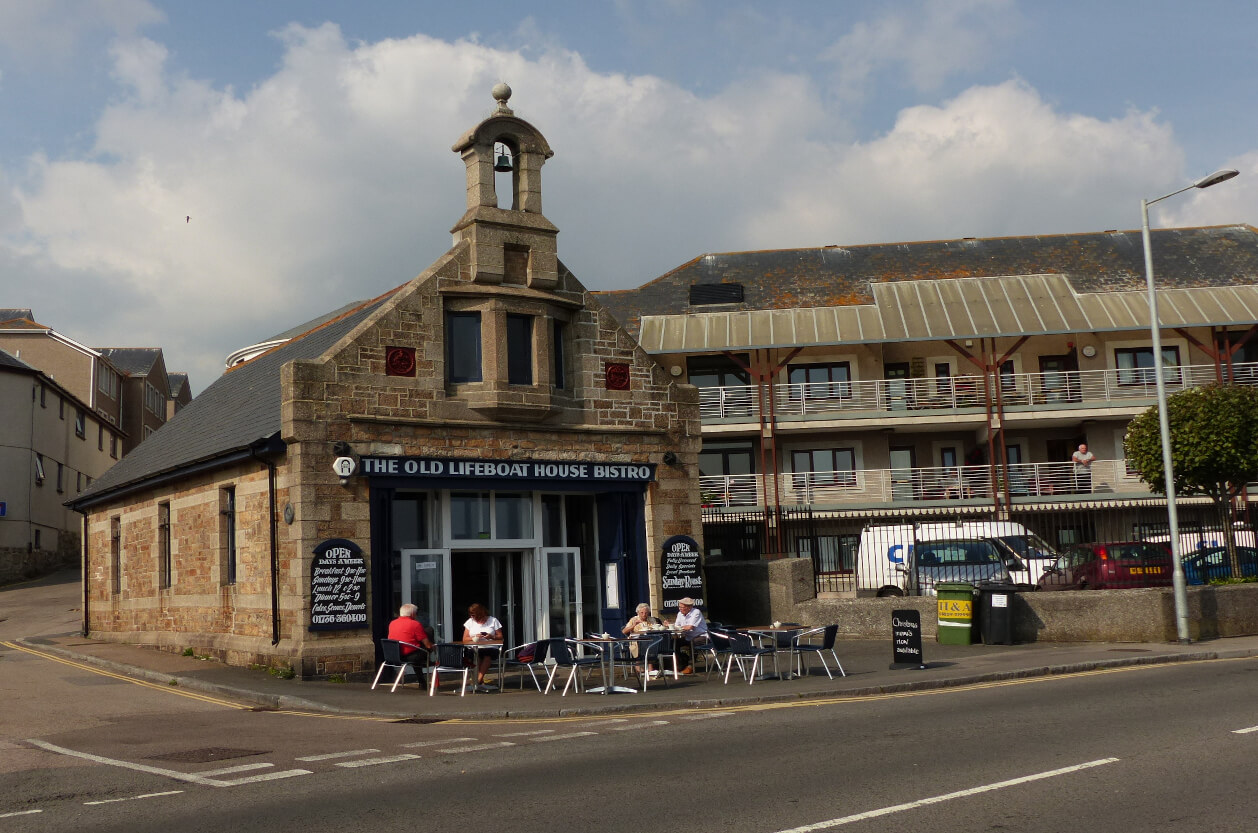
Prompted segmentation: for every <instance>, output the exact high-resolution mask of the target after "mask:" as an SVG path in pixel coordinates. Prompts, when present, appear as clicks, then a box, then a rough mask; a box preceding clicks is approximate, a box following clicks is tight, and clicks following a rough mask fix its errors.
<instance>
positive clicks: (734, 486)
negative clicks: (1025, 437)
mask: <svg viewBox="0 0 1258 833" xmlns="http://www.w3.org/2000/svg"><path fill="white" fill-rule="evenodd" d="M996 476H997V478H1002V477H1003V471H1002V469H1001V468H1000V467H997V470H996ZM764 480H765V477H764V475H760V474H737V475H724V476H703V477H700V478H699V491H700V495H701V498H702V501H703V503H704V505H706V506H758V505H761V504H763V503H764V502H765V501H764V500H763V498H762V495H763V494H764V491H763V487H764V485H765V484H764ZM997 484H998V485H999V484H1000V480H998V481H997ZM992 485H993V484H992V470H991V468H990V467H989V466H985V465H984V466H935V467H924V468H923V467H915V468H905V469H857V470H854V471H828V472H806V473H805V472H801V473H791V472H787V473H783V474H782V475H780V476H779V477H778V486H779V487H780V489H781V493H780V494H781V497H780V499H781V502H782V504H784V505H803V504H825V505H856V504H886V503H939V502H947V501H983V500H988V501H989V500H991V498H992V495H993V493H994V490H993V488H992ZM768 486H769V494H770V495H772V494H773V483H772V480H771V478H770V482H769V484H768ZM1009 493H1010V496H1011V497H1013V498H1014V500H1015V501H1018V502H1021V501H1022V500H1024V499H1025V500H1026V501H1028V502H1042V501H1050V500H1057V499H1060V498H1066V499H1077V498H1079V497H1082V496H1090V495H1148V494H1149V487H1148V486H1147V485H1145V484H1144V483H1143V482H1141V481H1140V479H1139V478H1138V477H1136V475H1134V474H1132V473H1131V472H1129V471H1128V469H1127V464H1126V461H1125V460H1095V461H1093V463H1092V465H1091V467H1090V469H1089V470H1088V471H1086V472H1082V473H1079V474H1076V472H1075V467H1074V464H1073V463H1068V462H1067V463H1016V464H1012V465H1010V466H1009ZM770 500H772V498H770Z"/></svg>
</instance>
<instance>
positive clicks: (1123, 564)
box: [1037, 541, 1171, 590]
mask: <svg viewBox="0 0 1258 833" xmlns="http://www.w3.org/2000/svg"><path fill="white" fill-rule="evenodd" d="M1170 584H1171V551H1170V549H1169V548H1168V547H1167V546H1166V545H1165V544H1153V543H1150V542H1148V541H1117V542H1112V543H1104V544H1081V545H1079V546H1076V547H1071V548H1070V549H1068V550H1066V551H1065V552H1063V553H1062V554H1061V556H1060V557H1059V558H1058V559H1057V560H1056V561H1055V562H1053V564H1052V565H1051V566H1049V567H1048V568H1047V569H1046V570H1045V571H1044V575H1042V576H1041V577H1040V580H1039V581H1038V582H1037V587H1038V588H1039V589H1040V590H1102V589H1105V588H1112V587H1122V588H1130V587H1169V586H1170Z"/></svg>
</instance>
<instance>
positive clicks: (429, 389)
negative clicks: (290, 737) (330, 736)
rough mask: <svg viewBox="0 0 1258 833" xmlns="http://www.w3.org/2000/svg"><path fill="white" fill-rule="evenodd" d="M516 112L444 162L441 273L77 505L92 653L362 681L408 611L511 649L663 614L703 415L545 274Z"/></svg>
mask: <svg viewBox="0 0 1258 833" xmlns="http://www.w3.org/2000/svg"><path fill="white" fill-rule="evenodd" d="M509 96H510V90H509V88H506V86H505V85H500V86H499V87H496V88H495V90H494V97H495V98H496V99H497V100H498V105H497V109H496V110H495V111H494V112H493V114H492V115H491V116H490V117H489V118H487V119H486V120H484V121H483V122H481V123H480V124H478V125H477V126H475V127H474V128H473V129H472V130H470V131H468V132H467V133H466V134H465V135H464V136H463V137H462V138H460V139H459V141H458V142H457V143H456V144H455V145H454V148H453V149H454V150H455V151H456V152H457V153H459V154H460V156H461V157H462V159H463V161H464V163H465V165H466V168H467V192H466V196H467V211H466V213H464V215H463V216H462V217H461V218H460V219H459V220H458V222H457V223H456V224H455V226H454V229H453V231H454V235H455V242H454V245H453V247H452V248H451V249H450V250H449V251H448V252H447V253H446V254H445V255H443V256H442V257H441V258H439V259H438V260H437V261H436V262H435V263H434V264H432V266H430V267H429V268H428V269H427V270H426V271H425V272H424V273H423V274H421V275H420V276H419V277H417V278H415V279H414V280H412V281H411V282H409V283H407V284H406V285H404V286H402V287H399V288H397V289H395V290H393V291H391V292H388V293H386V294H385V295H383V296H381V297H378V298H375V299H372V300H370V301H367V302H364V303H361V304H358V305H355V306H354V307H352V308H351V309H348V310H343V311H341V312H340V314H338V315H336V316H333V317H331V318H328V317H326V316H325V317H323V318H322V319H319V320H317V322H314V323H312V325H311V326H309V327H307V328H305V329H304V330H303V329H301V328H299V332H289V333H286V334H285V335H284V337H283V338H277V339H275V344H274V345H273V346H270V347H269V349H260V350H252V349H251V350H250V351H247V353H246V354H242V356H246V355H247V356H249V357H247V358H245V357H236V360H235V361H236V362H237V363H235V364H234V366H233V367H231V369H229V370H228V371H227V372H226V373H225V374H224V375H223V376H222V377H221V378H220V379H219V380H218V381H216V382H215V383H214V384H213V385H211V386H210V387H209V388H207V389H206V390H205V391H204V392H203V393H202V394H200V395H199V396H198V397H197V398H196V399H194V400H193V401H192V402H191V404H189V405H188V406H187V407H185V408H183V409H182V410H181V411H180V412H179V413H178V414H176V415H175V416H174V418H173V419H171V420H170V422H168V423H167V424H166V425H165V426H164V427H162V428H161V429H160V430H158V431H157V432H156V433H154V434H153V436H152V437H150V438H149V439H148V440H147V441H146V442H144V443H143V444H141V445H140V446H139V447H138V448H137V449H136V451H135V452H134V453H132V454H131V455H129V456H127V457H126V458H124V459H123V460H122V461H121V462H120V463H119V464H118V465H117V466H115V467H114V468H113V469H112V470H111V471H110V472H108V473H107V475H106V476H105V477H102V478H101V479H100V480H98V481H97V482H96V483H95V484H94V485H93V487H92V488H91V489H89V490H87V491H86V492H84V494H82V495H80V496H79V498H78V499H77V500H76V501H75V502H74V506H75V507H76V508H78V509H79V510H80V511H82V512H84V513H85V514H86V515H87V527H88V540H87V542H86V546H85V548H84V576H85V581H86V585H87V586H86V608H85V611H84V626H85V629H86V630H87V631H88V632H89V633H90V634H91V635H93V636H95V637H98V638H103V639H115V640H127V641H135V642H144V643H149V644H156V645H160V646H164V647H167V648H170V649H172V650H178V649H182V648H183V647H187V646H195V647H196V648H197V650H198V651H210V652H213V653H216V654H218V655H219V656H222V657H223V658H225V659H226V660H227V661H228V662H230V663H233V664H252V663H266V664H271V665H291V666H293V667H294V668H295V669H296V670H297V671H298V673H299V674H301V675H302V676H314V675H323V674H330V673H345V672H354V671H361V670H364V669H367V668H369V667H370V666H371V664H372V662H373V660H374V657H375V653H376V645H377V642H378V639H379V638H380V637H382V636H383V635H384V632H385V628H386V626H387V623H388V621H389V620H390V618H392V616H393V615H394V614H395V611H396V608H397V606H398V605H399V604H400V603H402V602H413V603H415V604H417V605H418V606H419V608H420V611H421V618H422V619H423V620H424V621H425V622H426V623H427V624H428V625H429V626H430V627H431V628H432V629H433V630H434V631H435V636H436V637H437V638H438V639H451V638H455V639H457V638H459V637H460V636H461V633H462V622H463V620H464V619H465V618H466V608H467V606H468V604H469V603H471V602H482V603H485V604H486V605H488V606H489V608H490V610H491V612H492V613H493V614H494V615H496V616H497V617H498V618H499V619H501V620H502V621H503V622H504V623H505V624H506V628H507V638H508V641H509V642H511V643H520V642H524V641H528V640H532V639H535V638H539V637H545V636H562V635H580V634H582V633H584V632H587V631H591V630H598V631H601V630H606V629H610V628H612V627H615V626H618V625H619V624H620V623H621V622H623V620H624V619H626V618H628V616H629V614H630V612H631V611H632V609H633V606H634V605H635V604H636V603H637V602H638V601H641V600H647V599H649V600H651V601H653V602H654V603H656V605H657V606H658V605H659V604H660V603H661V602H662V600H663V595H664V594H663V592H662V583H661V578H660V569H661V566H660V565H661V553H662V551H663V547H664V544H665V542H666V541H668V540H669V539H671V538H673V537H675V536H679V535H680V536H689V537H691V538H699V537H700V531H701V527H700V505H699V493H698V486H697V483H698V481H697V474H698V469H697V466H698V453H699V444H700V436H699V411H698V396H697V392H696V391H695V389H694V388H693V387H691V386H690V385H687V384H684V383H680V382H678V381H677V380H675V379H674V378H672V377H671V376H669V374H668V373H667V372H665V370H664V369H663V368H662V367H660V366H659V365H657V364H656V363H655V362H654V361H652V359H651V358H650V357H649V356H648V355H647V354H646V353H645V352H644V351H643V350H642V349H641V348H640V347H639V346H638V345H637V343H636V342H635V341H634V339H633V338H631V337H630V336H629V335H628V333H626V332H625V330H624V329H622V328H621V327H620V325H619V324H618V322H617V321H616V320H615V319H614V318H613V317H612V316H611V315H610V314H608V313H607V311H606V310H604V309H603V307H602V306H601V305H600V304H599V303H598V302H597V301H596V300H595V299H594V297H593V296H592V295H591V294H590V293H588V292H587V291H586V290H585V289H584V287H583V286H582V285H581V284H580V282H578V280H577V279H576V277H575V276H573V275H572V274H571V273H570V272H569V271H568V270H567V269H566V268H565V267H564V266H563V264H562V263H561V262H560V261H559V259H558V255H557V245H556V244H557V233H558V230H557V229H556V228H555V226H554V225H552V224H551V223H550V222H549V221H548V220H547V219H546V218H545V217H544V215H543V214H542V185H541V169H542V165H543V164H544V163H545V161H546V160H547V159H548V158H550V156H551V155H552V153H551V150H550V147H549V146H548V145H547V143H546V140H545V139H544V138H543V137H542V135H541V134H540V133H539V132H538V131H537V130H536V129H535V128H534V127H532V126H531V125H530V124H528V123H527V122H525V121H523V120H522V119H520V118H518V117H516V116H515V115H514V113H513V112H512V110H511V109H510V108H509V107H508V105H507V100H508V98H509ZM499 190H502V191H503V192H504V193H503V194H502V195H501V199H500V195H499ZM508 191H509V193H507V192H508Z"/></svg>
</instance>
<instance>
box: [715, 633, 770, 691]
mask: <svg viewBox="0 0 1258 833" xmlns="http://www.w3.org/2000/svg"><path fill="white" fill-rule="evenodd" d="M729 647H730V658H729V660H728V661H727V662H726V663H725V683H726V684H727V685H728V684H729V672H730V671H731V670H733V668H734V665H735V663H737V665H738V670H739V671H740V672H742V675H743V676H744V677H745V678H746V679H747V685H751V684H752V683H754V682H755V681H756V671H757V670H759V668H760V659H761V658H762V657H766V656H769V655H771V654H776V653H777V648H775V647H771V646H770V647H766V648H761V647H759V646H757V645H756V644H755V643H754V642H752V641H751V637H750V636H748V635H747V634H745V633H737V632H735V633H731V634H729ZM748 660H751V667H750V670H748V666H747V661H748Z"/></svg>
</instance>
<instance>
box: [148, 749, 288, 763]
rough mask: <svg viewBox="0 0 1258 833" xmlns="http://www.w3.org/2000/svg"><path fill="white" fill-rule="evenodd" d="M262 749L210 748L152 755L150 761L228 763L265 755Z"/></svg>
mask: <svg viewBox="0 0 1258 833" xmlns="http://www.w3.org/2000/svg"><path fill="white" fill-rule="evenodd" d="M265 754H267V753H266V751H265V750H262V749H229V748H227V747H225V746H210V747H206V748H205V749H185V750H184V751H182V752H167V753H166V754H165V755H150V756H149V757H148V760H150V761H179V762H181V763H185V764H208V763H211V762H213V761H226V760H229V759H231V758H248V757H249V756H250V755H265Z"/></svg>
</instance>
